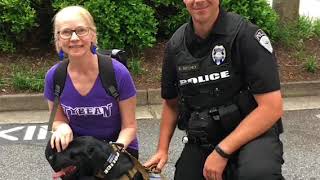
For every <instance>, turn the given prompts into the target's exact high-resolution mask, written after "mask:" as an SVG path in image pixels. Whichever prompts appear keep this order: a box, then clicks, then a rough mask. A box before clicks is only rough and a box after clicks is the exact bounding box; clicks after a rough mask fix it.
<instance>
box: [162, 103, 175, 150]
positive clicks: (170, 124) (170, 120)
mask: <svg viewBox="0 0 320 180" xmlns="http://www.w3.org/2000/svg"><path fill="white" fill-rule="evenodd" d="M177 116H178V98H174V99H164V100H163V109H162V120H161V124H160V138H159V146H158V150H159V151H164V152H168V149H169V144H170V140H171V138H172V135H173V132H174V130H175V127H176V124H177Z"/></svg>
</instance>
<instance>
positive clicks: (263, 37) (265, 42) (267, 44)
mask: <svg viewBox="0 0 320 180" xmlns="http://www.w3.org/2000/svg"><path fill="white" fill-rule="evenodd" d="M254 37H255V38H256V39H257V40H258V42H259V43H260V45H261V46H262V47H264V48H265V49H267V50H268V51H269V52H270V53H273V48H272V45H271V41H270V39H269V37H268V36H267V34H266V33H265V32H263V31H262V29H258V31H257V32H256V34H255V35H254Z"/></svg>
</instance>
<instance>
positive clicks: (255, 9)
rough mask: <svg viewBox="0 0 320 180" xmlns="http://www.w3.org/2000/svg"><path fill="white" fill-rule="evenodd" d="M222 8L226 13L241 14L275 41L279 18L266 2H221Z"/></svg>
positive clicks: (259, 0)
mask: <svg viewBox="0 0 320 180" xmlns="http://www.w3.org/2000/svg"><path fill="white" fill-rule="evenodd" d="M222 6H223V7H224V8H225V9H226V10H227V11H231V12H235V13H238V14H241V15H242V16H244V17H245V18H246V19H248V20H249V21H251V22H252V23H254V24H256V25H258V26H259V27H260V28H262V29H263V30H264V31H265V32H266V33H267V34H268V35H269V36H270V38H271V39H273V40H274V39H275V32H276V30H277V25H278V22H279V17H278V15H277V14H276V12H275V11H274V10H273V9H272V8H271V7H270V5H269V4H268V2H267V1H266V0H255V1H248V0H237V1H233V0H223V1H222Z"/></svg>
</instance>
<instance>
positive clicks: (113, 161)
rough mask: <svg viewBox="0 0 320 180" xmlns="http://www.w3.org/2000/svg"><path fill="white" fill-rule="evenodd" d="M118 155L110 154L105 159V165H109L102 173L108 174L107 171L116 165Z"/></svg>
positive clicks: (117, 153)
mask: <svg viewBox="0 0 320 180" xmlns="http://www.w3.org/2000/svg"><path fill="white" fill-rule="evenodd" d="M119 156H120V153H119V152H116V153H114V154H110V156H109V157H108V159H107V163H108V164H109V165H108V166H107V167H106V169H105V170H104V171H103V172H104V173H105V174H108V173H109V171H110V170H111V169H112V167H113V166H114V165H115V164H116V163H117V161H118V159H119Z"/></svg>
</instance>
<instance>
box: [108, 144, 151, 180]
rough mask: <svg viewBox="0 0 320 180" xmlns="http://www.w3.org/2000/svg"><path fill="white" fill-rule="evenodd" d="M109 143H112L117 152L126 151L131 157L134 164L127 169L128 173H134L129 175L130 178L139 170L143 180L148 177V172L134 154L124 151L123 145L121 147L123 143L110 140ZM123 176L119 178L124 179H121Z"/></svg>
mask: <svg viewBox="0 0 320 180" xmlns="http://www.w3.org/2000/svg"><path fill="white" fill-rule="evenodd" d="M111 145H112V147H113V150H114V151H118V152H119V151H121V152H123V153H126V154H127V155H128V156H129V157H130V158H131V160H132V161H133V164H134V165H133V168H132V169H131V170H129V171H128V173H129V175H130V174H131V173H133V172H134V173H133V176H131V175H130V176H131V178H133V177H134V175H135V174H136V173H137V172H140V173H141V175H142V177H143V179H144V180H149V179H150V177H149V174H148V172H147V171H146V169H145V167H144V166H143V165H142V164H141V163H140V162H139V161H138V160H137V159H136V158H135V157H134V156H132V155H131V154H130V153H129V152H128V151H126V150H125V149H123V147H122V146H123V145H122V146H121V145H120V144H117V143H113V142H111ZM119 145H120V146H119ZM130 172H131V173H130ZM123 176H125V175H123ZM123 176H122V177H121V178H120V180H124V179H122V178H123ZM125 177H126V176H125Z"/></svg>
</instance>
